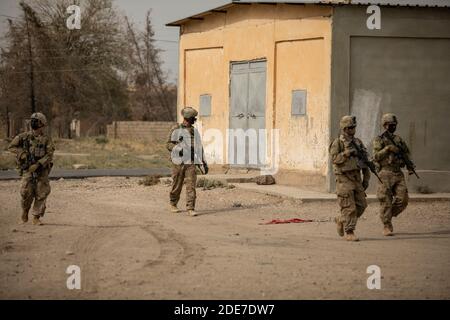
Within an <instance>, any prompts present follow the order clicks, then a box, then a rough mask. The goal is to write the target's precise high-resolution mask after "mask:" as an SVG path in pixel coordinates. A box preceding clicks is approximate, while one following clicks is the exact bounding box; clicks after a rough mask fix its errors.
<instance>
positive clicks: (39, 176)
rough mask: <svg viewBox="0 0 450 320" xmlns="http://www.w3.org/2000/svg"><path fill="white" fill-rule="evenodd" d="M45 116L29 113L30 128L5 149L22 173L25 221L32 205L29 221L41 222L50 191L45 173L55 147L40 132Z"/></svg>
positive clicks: (46, 173)
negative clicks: (12, 156) (13, 156)
mask: <svg viewBox="0 0 450 320" xmlns="http://www.w3.org/2000/svg"><path fill="white" fill-rule="evenodd" d="M46 125H47V119H46V118H45V116H44V115H43V114H42V113H39V112H38V113H33V114H32V115H31V131H29V132H24V133H21V134H19V135H18V136H16V137H15V138H14V139H13V141H12V142H11V144H10V145H9V147H8V150H9V151H10V152H12V153H14V154H16V156H17V163H18V169H19V170H20V175H21V176H22V186H21V189H20V194H21V197H22V200H21V206H22V220H21V223H26V222H28V212H29V211H30V208H31V205H32V204H33V200H34V205H33V224H34V225H41V224H42V222H41V220H40V218H42V217H43V216H44V214H45V203H46V200H47V197H48V195H49V194H50V182H49V179H48V175H49V173H50V170H51V168H52V166H53V152H54V151H55V146H54V144H53V142H52V140H51V138H50V137H49V136H48V135H47V134H46V133H45V132H44V129H45V126H46Z"/></svg>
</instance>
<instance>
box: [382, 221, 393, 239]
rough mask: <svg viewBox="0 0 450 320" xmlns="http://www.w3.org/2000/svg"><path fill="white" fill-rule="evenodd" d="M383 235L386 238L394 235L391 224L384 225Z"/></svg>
mask: <svg viewBox="0 0 450 320" xmlns="http://www.w3.org/2000/svg"><path fill="white" fill-rule="evenodd" d="M383 235H384V236H386V237H390V236H393V235H394V227H393V226H392V223H390V224H385V225H384V229H383Z"/></svg>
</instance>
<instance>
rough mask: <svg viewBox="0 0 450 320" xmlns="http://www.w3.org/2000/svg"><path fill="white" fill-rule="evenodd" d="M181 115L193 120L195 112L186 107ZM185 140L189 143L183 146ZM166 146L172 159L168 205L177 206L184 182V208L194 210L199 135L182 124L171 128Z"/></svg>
mask: <svg viewBox="0 0 450 320" xmlns="http://www.w3.org/2000/svg"><path fill="white" fill-rule="evenodd" d="M182 115H183V117H184V118H186V119H188V118H195V117H196V116H197V111H195V110H194V109H192V108H189V107H187V108H184V109H183V110H182ZM185 140H190V143H188V144H187V145H186V144H184V145H183V143H184V141H185ZM166 146H167V149H168V150H169V151H170V152H171V159H172V190H171V192H170V204H171V205H172V206H173V207H176V206H177V204H178V201H179V200H180V194H181V190H182V188H183V183H184V182H186V208H187V210H195V201H196V191H195V187H196V184H197V173H196V163H197V161H198V160H197V159H196V158H195V156H196V155H199V154H200V155H202V157H203V148H202V145H201V140H200V135H199V133H198V131H197V130H196V129H195V128H194V127H193V126H189V127H188V126H185V125H184V124H178V125H175V126H174V127H172V128H171V130H170V133H169V136H168V139H167V144H166ZM188 149H189V150H190V151H191V152H189V150H188ZM183 151H184V152H186V151H188V153H190V155H189V154H188V155H186V154H183ZM175 158H178V160H179V162H177V161H176V160H174V159H175ZM194 160H195V161H194Z"/></svg>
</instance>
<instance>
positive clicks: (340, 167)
mask: <svg viewBox="0 0 450 320" xmlns="http://www.w3.org/2000/svg"><path fill="white" fill-rule="evenodd" d="M336 140H337V141H338V145H339V153H341V152H343V151H344V150H345V145H344V142H343V141H342V140H341V139H340V137H339V138H336ZM336 140H335V141H336ZM354 140H355V143H357V144H358V147H360V148H362V145H361V143H360V142H359V140H358V139H356V138H355V139H354ZM333 143H334V142H333ZM361 167H362V166H361V165H360V160H359V159H358V157H356V156H351V157H349V158H347V159H346V160H345V161H344V163H341V164H335V163H333V168H334V173H335V174H343V173H346V172H350V171H355V170H361Z"/></svg>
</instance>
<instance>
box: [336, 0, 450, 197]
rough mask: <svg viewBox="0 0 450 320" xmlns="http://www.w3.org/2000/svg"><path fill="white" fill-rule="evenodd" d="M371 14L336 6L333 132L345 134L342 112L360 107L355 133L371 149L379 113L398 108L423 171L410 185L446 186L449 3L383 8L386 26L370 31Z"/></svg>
mask: <svg viewBox="0 0 450 320" xmlns="http://www.w3.org/2000/svg"><path fill="white" fill-rule="evenodd" d="M367 17H368V15H367V14H366V7H365V6H339V7H336V8H335V12H334V16H333V45H332V46H333V57H332V100H331V101H332V103H331V105H332V112H331V119H332V121H331V138H334V137H336V136H337V135H338V134H339V128H338V126H339V118H340V117H341V116H342V115H345V114H354V115H356V116H357V117H358V122H359V127H358V129H357V135H358V136H360V137H361V138H362V139H363V140H364V142H366V144H368V145H369V150H370V151H371V147H372V146H371V141H372V139H373V138H374V136H376V135H378V134H380V133H381V131H382V129H381V124H380V117H381V115H382V114H383V113H386V112H394V113H396V114H397V116H398V117H399V126H398V134H400V135H401V136H402V137H403V138H404V139H405V140H406V142H407V143H408V144H409V146H410V148H411V150H412V158H413V160H414V161H415V163H416V165H417V169H418V173H419V175H420V176H421V179H420V180H417V179H416V178H415V177H410V178H409V182H408V184H409V185H410V187H411V189H412V191H421V190H426V191H434V192H439V191H447V192H448V191H450V147H449V144H450V131H449V130H448V127H449V125H450V117H449V111H450V72H449V71H450V9H444V8H440V9H435V8H407V7H406V8H405V7H398V8H392V7H381V29H380V30H369V29H368V28H367V27H366V20H367ZM329 169H330V172H331V165H330V166H329ZM330 178H331V179H330V181H329V186H330V189H333V188H334V184H333V176H332V174H330ZM375 184H376V179H372V183H371V189H370V191H374V189H375Z"/></svg>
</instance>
